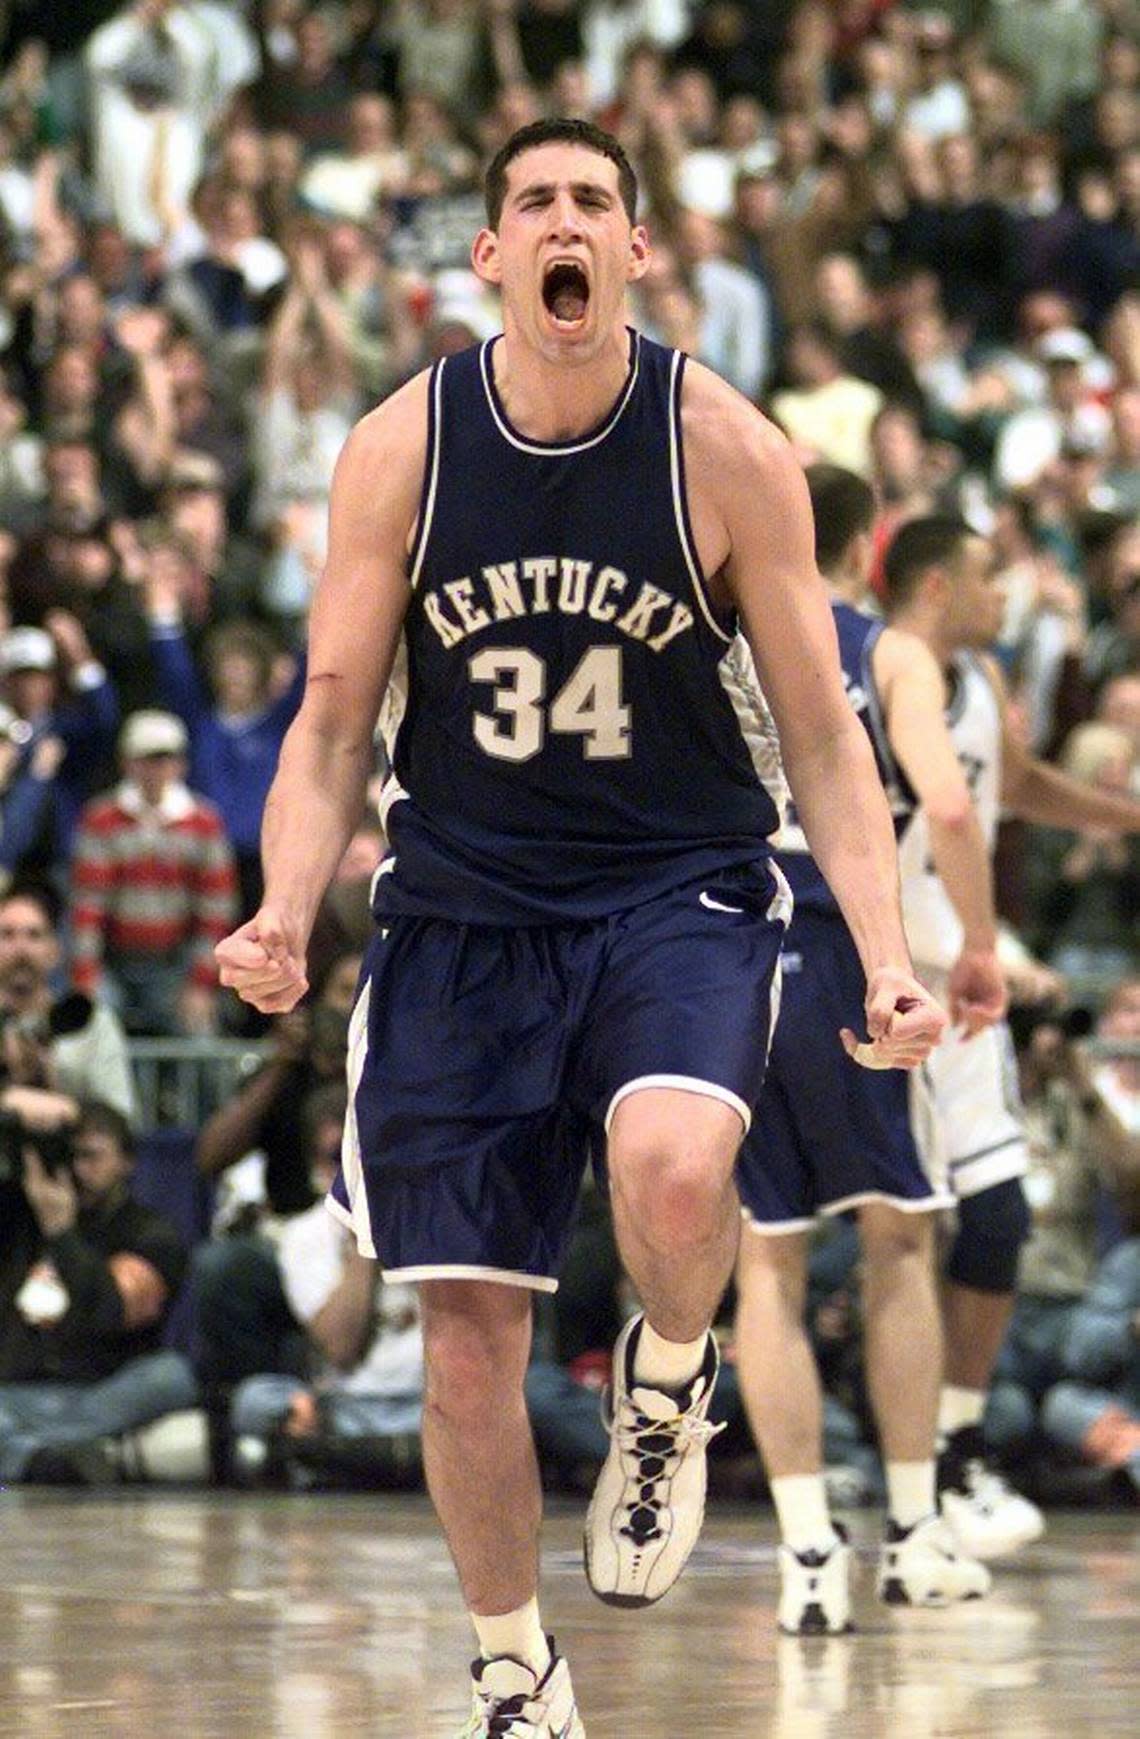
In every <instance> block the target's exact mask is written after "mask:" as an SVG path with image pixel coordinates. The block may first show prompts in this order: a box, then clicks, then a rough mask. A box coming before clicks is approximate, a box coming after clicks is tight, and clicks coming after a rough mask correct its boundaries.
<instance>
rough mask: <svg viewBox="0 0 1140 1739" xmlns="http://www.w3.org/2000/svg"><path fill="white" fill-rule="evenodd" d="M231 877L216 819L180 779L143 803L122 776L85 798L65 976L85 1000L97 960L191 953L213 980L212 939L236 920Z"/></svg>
mask: <svg viewBox="0 0 1140 1739" xmlns="http://www.w3.org/2000/svg"><path fill="white" fill-rule="evenodd" d="M237 914H238V901H237V876H236V872H235V869H234V858H233V852H232V850H231V848H230V843H229V840H228V839H227V837H226V832H225V828H224V826H223V824H222V819H221V816H220V815H219V814H218V811H217V810H216V809H215V808H214V806H213V804H211V803H207V802H206V801H205V799H204V798H201V797H197V796H195V795H194V793H193V792H191V791H189V790H188V789H187V788H186V786H185V785H182V784H176V785H171V786H169V787H168V788H167V790H166V791H165V792H164V793H163V797H162V801H161V802H160V804H159V805H158V807H157V808H154V809H152V808H149V807H148V806H147V805H146V804H145V803H144V801H143V797H142V793H141V791H140V790H139V788H138V786H137V785H134V784H132V783H129V782H126V783H124V784H122V785H120V786H119V787H118V789H117V790H115V791H113V792H110V793H109V794H108V795H106V796H104V797H97V798H96V799H95V800H94V801H93V802H91V803H89V804H88V805H87V806H86V808H85V809H84V811H83V814H82V816H81V818H80V823H79V829H78V832H77V834H76V838H75V850H74V854H73V858H72V905H71V929H72V978H73V981H74V984H75V987H76V989H77V990H82V991H84V992H86V994H87V995H88V996H93V995H94V994H95V993H96V991H97V990H98V988H99V979H100V975H101V972H102V968H103V965H104V964H107V965H113V964H114V962H115V960H116V959H123V958H131V959H136V960H137V959H139V958H140V957H146V956H148V955H149V956H163V955H166V956H170V955H173V954H177V953H179V952H181V951H182V950H183V949H184V948H185V949H188V951H189V967H188V970H189V973H190V976H191V978H192V980H193V982H194V983H196V984H201V985H206V986H211V987H212V986H214V985H215V984H216V983H217V970H216V967H215V965H214V954H213V950H214V944H215V943H216V942H219V941H220V940H221V938H222V937H223V936H225V935H226V934H227V933H228V932H229V931H230V930H231V929H232V928H233V925H234V923H235V922H236V921H237Z"/></svg>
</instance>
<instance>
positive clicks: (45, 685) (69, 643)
mask: <svg viewBox="0 0 1140 1739" xmlns="http://www.w3.org/2000/svg"><path fill="white" fill-rule="evenodd" d="M0 684H2V687H3V694H4V699H5V700H6V702H7V704H8V705H9V706H10V707H11V709H12V711H13V713H14V714H15V715H16V719H17V720H18V721H19V723H20V726H21V735H22V737H23V747H22V750H21V761H20V770H21V771H22V770H23V768H24V766H25V764H28V765H30V763H31V761H32V759H33V758H34V756H35V752H36V748H37V745H38V744H39V743H40V742H42V741H43V739H44V738H45V737H51V738H54V739H56V740H57V741H58V742H60V743H61V744H62V746H63V754H62V756H61V758H60V764H59V770H58V772H57V773H56V775H55V787H54V796H55V839H54V850H53V858H52V864H54V865H62V864H64V863H66V861H67V858H68V855H69V852H70V847H71V835H72V831H73V829H74V825H75V820H76V817H77V816H78V813H79V810H80V808H81V806H82V804H83V803H84V802H85V800H86V799H87V797H88V796H89V795H90V793H91V790H92V788H93V786H94V783H95V780H96V778H97V777H98V775H99V773H100V771H101V770H102V767H103V766H104V765H105V761H106V756H107V753H108V750H109V748H110V746H111V743H112V742H113V740H114V732H115V727H116V725H117V723H118V712H119V708H118V700H117V697H116V695H115V692H114V689H113V688H112V686H111V683H110V682H109V680H108V677H107V672H106V671H105V670H104V668H103V666H102V665H101V664H99V663H98V662H97V661H96V659H95V658H94V656H93V654H92V651H91V645H90V642H89V641H88V639H87V636H86V634H85V633H84V631H83V629H82V627H81V626H80V624H79V622H78V621H77V619H76V618H75V617H74V616H73V615H71V614H70V613H69V612H68V611H66V610H53V611H52V612H51V613H50V615H49V616H48V617H47V621H46V628H13V629H11V631H10V632H9V633H7V634H6V635H4V636H3V638H0ZM37 867H43V868H45V869H47V868H50V867H52V866H51V865H43V866H37Z"/></svg>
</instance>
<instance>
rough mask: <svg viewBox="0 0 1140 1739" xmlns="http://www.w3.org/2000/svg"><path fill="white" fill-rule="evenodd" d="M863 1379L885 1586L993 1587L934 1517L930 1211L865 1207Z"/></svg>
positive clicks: (894, 1594)
mask: <svg viewBox="0 0 1140 1739" xmlns="http://www.w3.org/2000/svg"><path fill="white" fill-rule="evenodd" d="M859 1229H860V1234H861V1237H862V1243H863V1299H864V1316H865V1330H864V1332H865V1340H866V1349H867V1382H868V1386H869V1388H870V1392H871V1404H872V1407H873V1408H874V1413H875V1421H876V1423H877V1425H878V1428H879V1443H880V1446H881V1449H882V1456H883V1463H884V1469H885V1472H886V1480H887V1509H888V1519H887V1537H886V1541H885V1543H884V1545H883V1548H882V1552H881V1555H880V1562H879V1594H880V1596H881V1598H882V1599H884V1600H887V1601H888V1602H890V1603H891V1604H894V1605H902V1606H942V1605H947V1604H949V1603H950V1602H952V1601H958V1600H973V1599H976V1598H978V1597H979V1596H980V1595H983V1594H985V1593H987V1592H988V1590H989V1585H990V1578H989V1573H988V1571H987V1570H986V1569H985V1568H984V1566H983V1565H981V1564H978V1563H975V1562H974V1561H973V1559H972V1558H969V1557H966V1556H963V1555H961V1554H960V1553H959V1552H958V1551H957V1550H956V1548H955V1544H954V1540H953V1538H952V1536H951V1534H950V1532H949V1530H948V1529H947V1528H946V1526H945V1524H944V1523H943V1522H942V1521H941V1520H940V1519H939V1517H938V1497H937V1490H936V1472H935V1459H934V1441H935V1431H936V1428H937V1419H938V1395H939V1387H940V1376H941V1343H942V1336H941V1326H940V1321H939V1313H938V1292H937V1282H936V1280H935V1268H934V1216H933V1215H932V1214H926V1213H903V1212H902V1211H901V1210H900V1209H898V1208H894V1207H892V1206H891V1205H890V1204H889V1203H888V1202H868V1203H866V1204H865V1205H864V1206H863V1208H862V1209H861V1210H860V1214H859Z"/></svg>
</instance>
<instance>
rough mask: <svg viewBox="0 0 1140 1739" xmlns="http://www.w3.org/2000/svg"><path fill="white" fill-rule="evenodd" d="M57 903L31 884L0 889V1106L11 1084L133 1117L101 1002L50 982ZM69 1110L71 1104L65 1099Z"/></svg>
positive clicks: (120, 1040)
mask: <svg viewBox="0 0 1140 1739" xmlns="http://www.w3.org/2000/svg"><path fill="white" fill-rule="evenodd" d="M59 915H60V909H59V901H58V900H57V899H56V896H55V894H54V893H53V891H52V890H51V889H50V888H48V887H45V886H40V885H39V884H27V885H24V884H20V883H16V884H13V886H12V887H10V888H9V889H8V890H7V892H6V893H4V894H3V895H0V1089H2V1090H0V1111H2V1110H3V1109H4V1099H5V1097H6V1094H7V1091H8V1090H9V1089H11V1088H12V1087H34V1088H37V1089H39V1090H41V1091H45V1092H48V1093H52V1094H62V1095H64V1096H70V1099H71V1100H72V1101H74V1100H76V1099H80V1098H99V1099H103V1100H105V1101H106V1102H107V1103H108V1104H110V1105H113V1106H115V1108H116V1110H118V1111H119V1112H121V1114H122V1115H123V1116H124V1117H125V1118H126V1119H127V1120H128V1122H131V1123H133V1122H134V1120H135V1116H136V1101H135V1090H134V1082H133V1079H132V1076H131V1068H130V1061H129V1058H128V1056H127V1040H126V1035H125V1033H124V1032H123V1029H122V1026H121V1025H120V1023H119V1021H118V1018H117V1017H116V1016H115V1015H114V1014H113V1013H112V1011H111V1010H110V1009H109V1008H104V1007H103V1006H102V1004H100V1003H94V1002H92V1001H91V1000H90V999H89V998H88V997H86V996H82V995H80V994H79V993H77V992H73V993H72V994H70V995H67V996H61V997H57V996H56V995H55V994H54V991H53V988H52V986H53V981H54V978H55V974H56V971H57V969H58V967H59V963H60V957H61V953H62V948H61V944H60V940H59V935H58V925H59ZM72 1111H73V1113H74V1105H72Z"/></svg>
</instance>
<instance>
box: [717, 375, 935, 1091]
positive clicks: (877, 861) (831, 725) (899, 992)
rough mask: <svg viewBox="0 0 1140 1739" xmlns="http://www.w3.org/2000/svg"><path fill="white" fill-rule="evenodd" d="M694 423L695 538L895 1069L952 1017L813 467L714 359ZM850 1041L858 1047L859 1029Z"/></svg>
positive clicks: (876, 1035)
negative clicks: (861, 687)
mask: <svg viewBox="0 0 1140 1739" xmlns="http://www.w3.org/2000/svg"><path fill="white" fill-rule="evenodd" d="M684 427H685V455H686V475H687V477H688V480H689V498H690V508H691V509H693V508H694V507H697V509H698V511H699V513H700V528H699V529H698V540H699V541H700V540H701V538H702V529H703V531H704V539H703V542H704V546H705V548H704V551H703V553H705V554H706V565H708V561H707V552H708V550H712V551H713V553H714V554H715V555H716V556H719V557H720V558H721V559H720V561H719V562H718V563H717V567H718V572H719V573H720V574H721V575H722V576H723V578H724V581H725V583H726V584H727V587H728V589H729V591H730V593H731V595H732V598H733V601H734V602H735V604H736V608H737V610H738V612H739V615H740V619H741V623H742V626H743V629H744V632H745V635H746V636H747V639H748V642H749V645H750V646H751V648H752V655H753V657H754V659H755V661H756V669H757V673H758V675H759V678H760V683H761V686H762V688H763V691H764V694H765V696H766V698H767V700H768V703H769V705H770V706H771V709H772V714H773V717H774V718H775V721H776V727H777V730H778V731H779V736H780V747H781V751H782V754H783V758H784V766H785V770H786V772H787V776H788V783H789V784H790V786H791V788H792V795H793V796H794V798H795V801H796V808H797V811H798V814H799V816H800V820H801V822H802V825H803V829H804V833H805V834H806V836H807V841H808V845H809V846H810V848H811V851H812V855H813V856H814V857H815V859H816V861H817V863H818V864H819V867H820V869H821V870H822V871H823V874H824V876H825V877H826V878H827V881H828V884H829V885H830V887H831V889H832V891H833V892H834V894H835V897H836V899H837V900H838V902H839V905H840V908H841V909H842V912H843V916H844V918H845V919H846V920H847V924H848V928H849V929H850V931H851V934H852V936H853V937H854V940H855V944H856V946H857V948H858V950H859V955H860V959H861V960H862V962H863V969H864V972H865V973H866V976H867V986H868V996H867V1026H868V1031H869V1032H870V1035H871V1038H872V1040H878V1041H884V1040H886V1039H887V1038H888V1035H889V1039H890V1041H891V1052H892V1061H891V1062H890V1063H889V1064H887V1065H886V1066H907V1065H910V1064H912V1063H915V1062H919V1061H921V1060H922V1059H923V1057H925V1055H926V1054H927V1053H928V1051H929V1050H930V1048H931V1046H932V1045H933V1044H934V1043H936V1042H937V1040H938V1038H939V1037H940V1036H941V1033H942V1031H943V1028H944V1026H945V1015H944V1014H943V1012H942V1010H941V1009H940V1008H939V1007H938V1005H937V1004H936V1003H935V1002H934V1001H933V999H931V998H930V997H929V996H928V995H927V993H926V992H925V991H924V990H922V988H921V987H920V986H919V985H918V983H917V981H916V980H915V978H914V975H913V971H912V968H911V961H910V953H909V950H908V948H907V943H906V937H905V934H904V931H903V922H902V912H901V908H900V899H899V879H898V857H897V853H896V849H895V835H894V825H893V823H892V820H891V815H890V810H889V808H888V805H887V800H886V797H885V795H884V792H883V788H882V784H881V782H880V779H879V775H878V770H877V768H876V766H875V758H874V754H873V752H872V749H871V745H870V743H869V741H868V739H867V734H866V732H865V731H864V729H863V727H862V725H861V724H860V723H859V721H858V719H857V717H856V715H855V712H854V710H853V708H852V707H851V705H850V703H849V702H848V700H847V696H846V693H845V690H844V687H843V677H842V673H841V670H840V665H839V649H838V643H837V640H836V634H835V624H834V620H833V618H832V614H831V609H830V606H829V603H828V599H827V593H826V589H825V587H824V584H823V581H822V580H821V578H820V576H819V573H818V571H817V569H816V565H815V553H814V534H813V526H812V513H811V502H810V498H809V496H808V490H807V483H806V481H805V478H804V474H803V471H802V469H801V468H800V466H799V464H798V463H797V462H796V460H795V458H794V456H793V454H792V451H791V447H790V446H789V444H788V442H787V441H786V439H785V438H784V436H783V435H781V434H780V433H779V431H778V430H777V429H775V428H774V427H773V426H772V425H771V424H769V423H767V422H766V421H765V420H764V418H763V417H761V416H760V414H759V412H757V411H756V410H755V409H754V408H753V407H752V406H751V405H749V404H748V402H747V400H745V399H743V398H742V397H741V396H740V395H739V394H737V393H735V392H733V391H732V389H731V388H729V387H727V386H726V385H725V384H724V382H722V381H719V380H717V378H716V377H715V376H714V375H712V374H711V373H710V372H709V371H708V370H706V369H701V368H692V369H690V370H688V371H687V372H686V403H685V423H684ZM710 504H711V507H712V509H713V512H712V514H710V513H709V512H708V507H709V505H710ZM718 535H719V536H720V538H721V539H722V541H721V542H720V543H719V544H718V543H717V541H716V539H717V536H718ZM844 1043H845V1044H847V1048H848V1049H849V1050H853V1041H852V1040H851V1035H850V1034H847V1035H845V1038H844Z"/></svg>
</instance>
